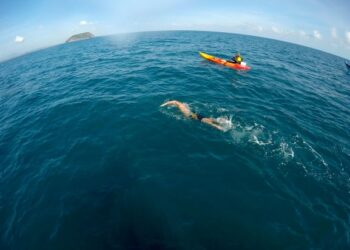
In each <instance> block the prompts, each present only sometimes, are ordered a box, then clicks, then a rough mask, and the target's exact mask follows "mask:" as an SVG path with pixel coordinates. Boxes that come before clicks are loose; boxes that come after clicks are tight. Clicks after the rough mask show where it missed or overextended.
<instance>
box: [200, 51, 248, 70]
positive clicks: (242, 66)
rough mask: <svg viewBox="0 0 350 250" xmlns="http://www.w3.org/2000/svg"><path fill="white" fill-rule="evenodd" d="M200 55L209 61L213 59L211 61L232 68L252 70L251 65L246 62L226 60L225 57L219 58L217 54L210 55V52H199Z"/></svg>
mask: <svg viewBox="0 0 350 250" xmlns="http://www.w3.org/2000/svg"><path fill="white" fill-rule="evenodd" d="M199 55H200V56H201V57H203V58H204V59H206V60H208V61H211V62H213V63H217V64H221V65H223V66H226V67H229V68H231V69H236V70H250V67H249V66H247V65H245V64H239V63H233V62H229V61H227V60H224V59H221V58H218V57H215V56H211V55H208V54H206V53H203V52H199Z"/></svg>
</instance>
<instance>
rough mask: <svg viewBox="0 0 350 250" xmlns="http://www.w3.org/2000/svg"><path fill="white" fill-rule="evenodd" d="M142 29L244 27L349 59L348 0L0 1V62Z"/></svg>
mask: <svg viewBox="0 0 350 250" xmlns="http://www.w3.org/2000/svg"><path fill="white" fill-rule="evenodd" d="M147 30H210V31H224V32H232V33H242V34H248V35H256V36H262V37H269V38H274V39H278V40H283V41H288V42H293V43H298V44H302V45H306V46H309V47H313V48H317V49H321V50H324V51H327V52H330V53H333V54H336V55H339V56H342V57H345V58H349V59H350V1H349V0H322V1H321V0H294V1H292V0H290V1H282V0H279V1H277V0H265V1H259V0H249V1H242V0H240V1H234V0H230V1H229V0H221V1H220V0H216V1H209V0H172V1H168V0H148V1H140V0H138V1H137V0H127V1H124V0H123V1H121V0H51V1H50V0H45V1H44V0H31V1H28V0H11V1H6V0H0V45H1V50H0V61H2V60H6V59H8V58H11V57H14V56H17V55H20V54H23V53H26V52H29V51H32V50H36V49H39V48H43V47H48V46H52V45H55V44H59V43H63V42H64V41H65V40H66V39H67V38H68V37H69V36H71V35H73V34H75V33H79V32H84V31H91V32H92V33H94V34H96V35H109V34H116V33H124V32H135V31H147Z"/></svg>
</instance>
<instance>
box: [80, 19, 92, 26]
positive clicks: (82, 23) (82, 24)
mask: <svg viewBox="0 0 350 250" xmlns="http://www.w3.org/2000/svg"><path fill="white" fill-rule="evenodd" d="M79 24H80V25H81V26H85V25H90V24H93V22H89V21H86V20H81V21H80V22H79Z"/></svg>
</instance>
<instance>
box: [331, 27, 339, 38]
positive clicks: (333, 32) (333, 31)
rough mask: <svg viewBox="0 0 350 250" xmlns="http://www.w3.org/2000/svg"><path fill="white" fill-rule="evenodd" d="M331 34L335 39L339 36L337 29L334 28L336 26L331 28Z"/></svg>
mask: <svg viewBox="0 0 350 250" xmlns="http://www.w3.org/2000/svg"><path fill="white" fill-rule="evenodd" d="M331 36H332V38H333V39H337V38H338V35H337V29H336V28H334V27H333V28H332V29H331Z"/></svg>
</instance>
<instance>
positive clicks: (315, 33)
mask: <svg viewBox="0 0 350 250" xmlns="http://www.w3.org/2000/svg"><path fill="white" fill-rule="evenodd" d="M313 35H314V38H316V39H318V40H320V39H322V36H321V33H320V32H319V31H318V30H314V32H313Z"/></svg>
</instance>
